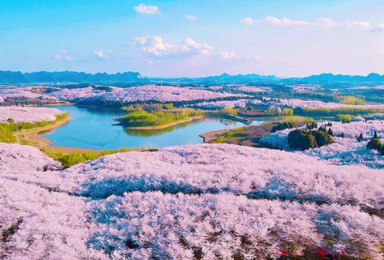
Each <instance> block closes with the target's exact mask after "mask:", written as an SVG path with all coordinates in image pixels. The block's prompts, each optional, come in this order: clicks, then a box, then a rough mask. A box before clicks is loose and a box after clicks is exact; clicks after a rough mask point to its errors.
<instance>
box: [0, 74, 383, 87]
mask: <svg viewBox="0 0 384 260" xmlns="http://www.w3.org/2000/svg"><path fill="white" fill-rule="evenodd" d="M147 80H163V81H168V80H178V81H193V82H218V83H230V82H232V83H245V82H247V81H251V82H257V81H263V82H274V83H277V82H287V81H288V82H292V81H293V82H295V81H296V82H300V83H320V82H349V83H351V82H356V83H363V82H369V83H384V75H379V74H377V73H371V74H369V75H368V76H351V75H334V74H331V73H324V74H320V75H312V76H309V77H304V78H295V77H292V78H278V77H276V76H274V75H270V76H263V75H258V74H247V75H241V74H239V75H228V74H227V73H224V74H222V75H220V76H209V77H202V78H188V77H184V78H151V77H148V78H143V77H142V76H141V74H140V73H138V72H131V71H129V72H124V73H116V74H107V73H96V74H91V73H85V72H73V71H63V72H46V71H40V72H31V73H22V72H20V71H0V84H5V85H10V84H35V83H47V82H50V83H112V82H114V83H116V82H140V83H142V82H143V81H147Z"/></svg>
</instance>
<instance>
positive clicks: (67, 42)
mask: <svg viewBox="0 0 384 260" xmlns="http://www.w3.org/2000/svg"><path fill="white" fill-rule="evenodd" d="M383 13H384V1H382V0H364V1H361V0H360V1H355V0H349V1H330V0H322V1H319V0H311V1H308V0H291V1H289V0H286V1H282V0H281V1H277V0H269V1H265V0H264V1H259V0H238V1H229V0H211V1H207V0H205V1H203V0H193V1H191V0H188V1H187V0H185V1H184V0H173V1H129V0H108V1H105V0H103V1H102V0H66V1H59V0H49V1H48V0H33V1H31V0H0V17H1V22H0V70H20V71H23V72H30V71H40V70H46V71H63V70H71V71H85V72H92V73H95V72H108V73H115V72H124V71H138V72H140V73H141V74H142V75H144V76H157V77H172V76H175V77H179V76H191V77H197V76H209V75H219V74H222V73H224V72H226V73H229V74H248V73H257V74H262V75H272V74H274V75H277V76H281V77H290V76H306V75H311V74H319V73H325V72H331V73H342V74H353V75H356V74H360V75H364V74H368V73H370V72H377V73H380V74H384V15H382V14H383Z"/></svg>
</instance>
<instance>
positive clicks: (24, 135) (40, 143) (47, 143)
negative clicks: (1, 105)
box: [15, 116, 106, 154]
mask: <svg viewBox="0 0 384 260" xmlns="http://www.w3.org/2000/svg"><path fill="white" fill-rule="evenodd" d="M71 119H73V117H71V116H68V117H67V118H65V119H63V120H60V121H58V122H56V123H54V124H52V125H47V126H43V127H37V128H32V129H26V130H22V131H20V132H17V133H15V136H16V139H17V143H18V144H26V145H30V146H33V147H36V148H38V149H40V150H45V151H51V150H53V151H54V152H59V151H63V152H64V154H70V153H75V152H79V153H83V152H93V153H101V152H103V151H106V150H105V149H104V150H98V149H89V148H79V147H68V146H56V145H55V143H54V142H53V141H52V140H50V139H48V138H45V137H44V135H41V132H45V131H51V130H53V129H55V128H57V127H59V126H62V125H64V124H66V123H68V122H69V121H70V120H71Z"/></svg>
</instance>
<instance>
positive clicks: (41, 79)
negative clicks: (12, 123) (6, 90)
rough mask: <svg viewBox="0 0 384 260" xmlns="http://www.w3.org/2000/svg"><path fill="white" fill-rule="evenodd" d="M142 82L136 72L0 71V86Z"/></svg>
mask: <svg viewBox="0 0 384 260" xmlns="http://www.w3.org/2000/svg"><path fill="white" fill-rule="evenodd" d="M140 80H142V77H141V75H140V73H138V72H124V73H116V74H107V73H96V74H90V73H84V72H72V71H64V72H46V71H41V72H32V73H22V72H19V71H16V72H13V71H0V84H32V83H48V82H49V83H107V82H136V81H140Z"/></svg>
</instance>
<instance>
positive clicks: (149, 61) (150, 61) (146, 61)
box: [144, 59, 153, 65]
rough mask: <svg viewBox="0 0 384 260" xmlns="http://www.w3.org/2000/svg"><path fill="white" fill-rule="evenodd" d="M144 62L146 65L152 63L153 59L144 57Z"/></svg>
mask: <svg viewBox="0 0 384 260" xmlns="http://www.w3.org/2000/svg"><path fill="white" fill-rule="evenodd" d="M144 62H145V63H147V64H148V65H153V61H152V60H150V59H145V60H144Z"/></svg>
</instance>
